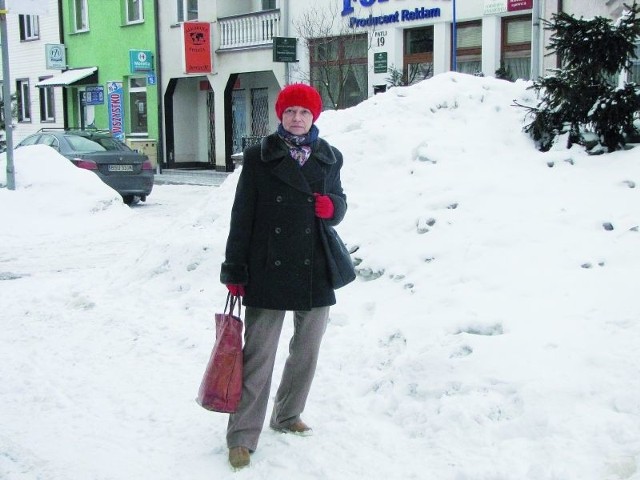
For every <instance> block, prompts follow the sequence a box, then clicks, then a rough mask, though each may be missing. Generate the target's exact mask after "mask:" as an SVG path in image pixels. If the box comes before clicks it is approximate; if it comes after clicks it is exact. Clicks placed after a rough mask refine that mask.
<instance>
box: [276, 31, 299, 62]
mask: <svg viewBox="0 0 640 480" xmlns="http://www.w3.org/2000/svg"><path fill="white" fill-rule="evenodd" d="M297 45H298V41H297V39H296V38H294V37H273V61H274V62H297V61H298V59H297V58H296V47H297Z"/></svg>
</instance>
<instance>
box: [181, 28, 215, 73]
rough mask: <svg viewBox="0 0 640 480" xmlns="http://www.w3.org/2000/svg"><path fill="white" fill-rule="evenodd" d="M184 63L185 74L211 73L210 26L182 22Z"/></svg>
mask: <svg viewBox="0 0 640 480" xmlns="http://www.w3.org/2000/svg"><path fill="white" fill-rule="evenodd" d="M182 25H183V31H184V63H185V67H184V68H185V72H186V73H211V72H212V71H213V66H212V62H211V24H210V23H208V22H184V23H183V24H182Z"/></svg>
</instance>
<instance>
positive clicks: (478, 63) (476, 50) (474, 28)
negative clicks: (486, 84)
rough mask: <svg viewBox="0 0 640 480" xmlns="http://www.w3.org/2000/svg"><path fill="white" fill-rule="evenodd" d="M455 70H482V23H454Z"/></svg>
mask: <svg viewBox="0 0 640 480" xmlns="http://www.w3.org/2000/svg"><path fill="white" fill-rule="evenodd" d="M456 70H457V71H458V72H462V73H469V74H472V75H473V74H476V73H480V72H482V23H481V22H467V23H459V24H458V25H456Z"/></svg>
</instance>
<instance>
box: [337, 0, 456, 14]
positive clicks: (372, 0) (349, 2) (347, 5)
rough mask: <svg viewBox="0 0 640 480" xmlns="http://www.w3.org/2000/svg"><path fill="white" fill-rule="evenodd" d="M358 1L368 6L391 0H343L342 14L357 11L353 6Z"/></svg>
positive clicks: (363, 5)
mask: <svg viewBox="0 0 640 480" xmlns="http://www.w3.org/2000/svg"><path fill="white" fill-rule="evenodd" d="M423 1H424V0H423ZM431 1H433V0H431ZM442 1H447V2H448V1H451V0H442ZM356 2H358V3H360V6H361V7H364V8H367V7H372V6H374V5H375V4H377V3H388V2H389V0H342V16H343V17H346V16H347V15H351V14H352V13H353V12H355V8H354V7H353V4H354V3H356Z"/></svg>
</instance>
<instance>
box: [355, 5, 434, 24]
mask: <svg viewBox="0 0 640 480" xmlns="http://www.w3.org/2000/svg"><path fill="white" fill-rule="evenodd" d="M440 15H441V12H440V9H439V8H424V7H422V8H415V9H413V10H397V11H396V12H395V13H392V14H389V15H375V16H374V15H369V16H368V17H365V18H358V17H351V18H349V27H350V28H357V27H373V26H377V25H386V24H389V23H400V22H412V21H414V20H424V19H426V18H437V17H440Z"/></svg>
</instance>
